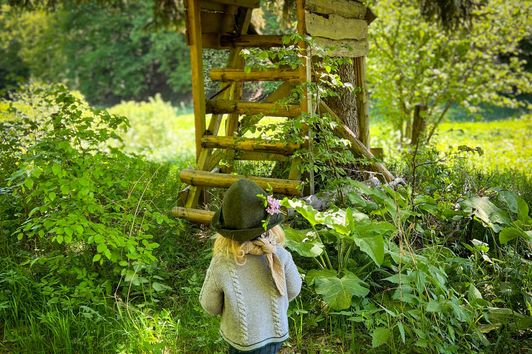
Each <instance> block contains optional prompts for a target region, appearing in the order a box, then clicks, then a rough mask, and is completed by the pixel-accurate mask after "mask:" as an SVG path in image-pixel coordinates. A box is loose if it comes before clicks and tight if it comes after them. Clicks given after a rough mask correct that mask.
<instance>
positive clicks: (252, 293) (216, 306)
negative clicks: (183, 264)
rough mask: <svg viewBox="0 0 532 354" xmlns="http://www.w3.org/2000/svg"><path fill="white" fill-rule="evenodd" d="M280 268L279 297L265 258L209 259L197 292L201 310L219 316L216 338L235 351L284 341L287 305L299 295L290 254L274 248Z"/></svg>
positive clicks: (298, 277)
mask: <svg viewBox="0 0 532 354" xmlns="http://www.w3.org/2000/svg"><path fill="white" fill-rule="evenodd" d="M276 247H277V249H276V254H277V256H278V257H279V259H280V261H281V263H282V264H283V266H284V271H285V279H286V290H287V294H286V295H284V296H282V295H279V292H278V291H277V288H276V287H275V284H274V282H273V278H272V275H271V272H270V268H269V266H268V262H267V261H266V257H265V256H255V255H250V254H248V255H246V263H245V264H244V265H238V264H236V263H235V261H234V260H233V258H228V257H226V256H221V255H216V256H214V257H213V258H212V260H211V264H210V266H209V269H208V270H207V274H206V276H205V281H204V283H203V287H202V289H201V292H200V303H201V306H202V307H203V308H204V309H205V311H207V312H208V313H210V314H211V315H220V314H221V315H222V320H221V323H220V334H221V336H222V337H223V338H224V339H225V341H226V342H228V343H229V344H230V345H231V346H233V347H234V348H236V349H238V350H242V351H246V350H254V349H257V348H260V347H262V346H264V345H266V344H269V343H275V342H282V341H284V340H286V339H287V338H288V316H287V310H288V302H289V301H290V300H292V299H293V298H295V297H296V296H297V295H298V294H299V292H300V291H301V277H300V276H299V273H298V271H297V267H296V265H295V264H294V261H293V260H292V255H291V254H290V252H288V251H287V250H285V249H284V248H283V247H282V246H279V245H278V246H276Z"/></svg>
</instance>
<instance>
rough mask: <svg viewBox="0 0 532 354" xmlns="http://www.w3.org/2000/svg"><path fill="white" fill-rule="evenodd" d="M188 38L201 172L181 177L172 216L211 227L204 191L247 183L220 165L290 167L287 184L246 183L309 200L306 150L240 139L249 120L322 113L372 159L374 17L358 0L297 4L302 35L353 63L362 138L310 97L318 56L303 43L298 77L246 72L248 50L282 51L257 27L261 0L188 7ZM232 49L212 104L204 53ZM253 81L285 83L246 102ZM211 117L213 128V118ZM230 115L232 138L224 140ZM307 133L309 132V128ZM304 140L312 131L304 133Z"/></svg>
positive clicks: (194, 0)
mask: <svg viewBox="0 0 532 354" xmlns="http://www.w3.org/2000/svg"><path fill="white" fill-rule="evenodd" d="M186 6H187V37H188V44H189V46H190V61H191V67H192V93H193V99H194V119H195V142H196V167H195V168H194V169H186V170H183V171H182V172H181V173H180V179H181V181H182V182H184V183H187V184H188V185H189V186H188V187H187V188H186V189H185V190H184V191H182V192H181V195H180V201H181V203H182V205H181V206H178V207H175V208H174V209H173V210H172V213H173V215H174V216H176V217H181V218H186V219H188V220H190V221H192V222H197V223H205V224H208V223H210V221H211V218H212V216H213V214H214V212H212V211H208V210H203V209H199V208H198V204H199V203H200V194H201V193H202V191H204V190H205V188H208V187H211V188H228V187H229V186H230V185H231V184H232V183H233V182H236V181H237V180H238V179H239V178H242V177H244V176H238V175H235V174H231V172H232V171H231V166H230V164H229V167H228V166H227V164H226V165H225V166H220V161H222V160H225V161H234V160H258V161H285V162H287V163H290V170H289V174H288V176H287V179H276V178H266V177H257V176H246V177H247V178H249V179H251V180H254V181H255V182H257V183H258V184H259V185H260V186H262V187H263V188H265V189H266V188H272V190H273V192H274V193H281V194H285V195H291V196H299V195H301V194H302V190H303V188H302V187H303V183H304V181H302V180H301V174H300V171H299V166H300V164H301V161H300V160H299V159H298V158H294V157H293V156H292V155H293V154H294V152H295V151H297V150H298V149H301V148H304V147H303V146H299V145H297V144H291V143H286V142H283V141H272V140H270V139H268V140H266V139H264V138H262V139H259V138H244V137H240V136H238V129H237V128H238V125H239V122H240V121H241V118H242V117H243V116H250V115H260V116H274V117H285V118H287V119H291V118H293V117H297V116H299V115H300V114H303V113H308V112H311V113H312V112H314V111H315V110H316V109H319V110H320V111H321V112H326V113H328V114H329V115H330V116H331V117H332V118H334V119H336V120H337V121H338V123H339V125H338V127H337V128H336V130H335V132H336V134H337V135H338V136H339V137H341V138H344V139H347V140H348V141H349V142H350V143H351V146H350V148H351V150H352V151H353V153H354V154H355V155H356V156H361V157H365V158H368V159H370V160H372V159H373V155H372V153H371V152H370V149H369V129H368V126H369V125H368V114H367V112H368V108H367V98H366V94H365V92H366V91H365V71H366V70H365V55H366V54H367V51H368V40H367V28H368V24H369V22H371V21H372V20H373V19H374V15H373V14H372V13H371V11H370V10H369V9H368V8H366V7H365V6H364V5H363V4H361V3H359V2H357V1H353V0H306V1H305V0H297V2H296V16H297V32H298V33H299V34H300V35H303V36H307V35H309V36H312V37H313V39H314V40H315V42H317V43H318V44H320V45H322V46H330V47H331V48H332V50H331V55H332V56H343V57H352V58H354V65H355V72H356V80H357V82H356V85H357V86H358V87H361V88H362V90H360V93H359V94H358V95H357V102H358V105H357V108H358V123H359V126H358V132H359V135H358V136H356V135H355V134H354V133H353V132H352V130H350V129H349V128H348V127H347V126H346V125H345V124H343V122H342V119H341V118H340V117H338V116H337V115H336V114H335V113H334V112H333V111H332V110H331V109H330V108H329V107H327V105H326V104H325V103H323V102H320V103H319V107H316V104H317V102H316V101H315V100H314V99H313V97H311V95H310V94H308V92H307V91H306V90H307V89H306V85H305V84H306V83H308V82H310V81H311V80H312V78H313V76H314V75H313V68H312V67H311V66H312V65H311V60H310V58H311V56H312V55H311V54H310V53H309V51H308V50H309V49H308V48H306V47H305V43H304V42H300V43H297V47H298V48H297V49H298V50H299V51H300V52H302V53H307V55H306V57H307V59H306V60H305V63H304V64H303V65H300V67H299V68H297V69H296V70H292V69H278V70H261V71H251V72H249V71H245V70H244V67H245V63H244V60H243V58H242V56H241V55H240V52H241V50H242V49H243V48H248V47H255V48H257V47H258V48H271V47H280V46H283V38H282V36H278V35H260V34H257V32H256V31H255V30H254V28H253V26H252V25H251V15H252V11H253V9H256V8H258V7H259V6H260V0H187V1H186ZM204 48H212V49H220V50H229V51H230V53H229V57H228V61H227V66H226V67H225V68H221V69H212V70H210V72H209V77H210V79H211V80H212V81H218V82H220V89H219V91H218V92H217V94H215V95H214V96H215V97H213V98H211V99H210V100H208V101H207V100H206V99H205V86H204V70H203V49H204ZM250 81H255V82H256V81H280V82H282V84H281V85H280V86H279V87H278V88H277V89H276V90H275V91H274V92H273V93H271V94H269V95H268V96H267V97H265V98H264V99H262V100H261V101H259V102H250V101H243V100H242V93H243V83H244V82H250ZM298 86H299V87H301V88H303V94H302V95H300V96H301V97H300V100H299V101H300V102H299V104H296V105H286V104H284V105H281V104H277V102H278V101H280V100H281V99H283V98H285V97H286V96H287V95H289V94H290V93H291V92H292V90H293V89H294V88H295V87H298ZM207 114H211V118H210V120H209V122H208V125H207V119H206V115H207ZM224 116H225V117H226V119H225V135H223V136H221V135H219V132H220V126H221V124H222V121H223V118H224ZM303 131H304V129H303ZM303 133H305V132H303ZM371 167H372V169H373V170H374V171H376V172H377V175H378V176H380V177H381V179H383V180H384V181H391V180H392V179H393V176H392V175H391V174H390V172H388V170H387V169H386V168H385V167H384V166H383V165H381V164H380V163H377V162H374V163H373V164H372V166H371Z"/></svg>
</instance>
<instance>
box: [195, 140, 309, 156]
mask: <svg viewBox="0 0 532 354" xmlns="http://www.w3.org/2000/svg"><path fill="white" fill-rule="evenodd" d="M201 141H202V144H203V147H205V148H211V149H212V148H216V149H232V150H242V151H256V152H268V153H272V154H281V155H291V154H292V153H293V152H294V151H296V150H297V149H299V148H300V146H299V144H293V143H284V142H279V141H268V140H264V139H256V138H234V137H232V136H204V137H203V139H202V140H201Z"/></svg>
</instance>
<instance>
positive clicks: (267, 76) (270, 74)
mask: <svg viewBox="0 0 532 354" xmlns="http://www.w3.org/2000/svg"><path fill="white" fill-rule="evenodd" d="M209 77H210V78H211V80H212V81H224V82H228V81H236V82H242V81H294V80H297V79H298V78H299V74H298V71H297V70H286V69H278V70H260V71H250V72H246V71H244V70H243V69H211V71H210V72H209Z"/></svg>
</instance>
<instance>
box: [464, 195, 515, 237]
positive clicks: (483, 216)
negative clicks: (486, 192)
mask: <svg viewBox="0 0 532 354" xmlns="http://www.w3.org/2000/svg"><path fill="white" fill-rule="evenodd" d="M462 205H463V206H465V207H468V208H471V211H472V213H473V215H475V216H476V217H477V218H478V219H480V220H481V221H482V222H483V223H484V224H485V225H486V226H488V227H489V228H491V229H492V230H493V231H494V232H499V231H501V229H502V227H503V226H505V225H508V224H510V223H511V220H510V218H509V217H508V214H507V213H506V212H505V211H504V210H502V209H499V208H498V207H497V206H496V205H495V204H493V203H492V202H490V200H489V199H488V197H471V198H469V199H466V200H464V201H463V202H462Z"/></svg>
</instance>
